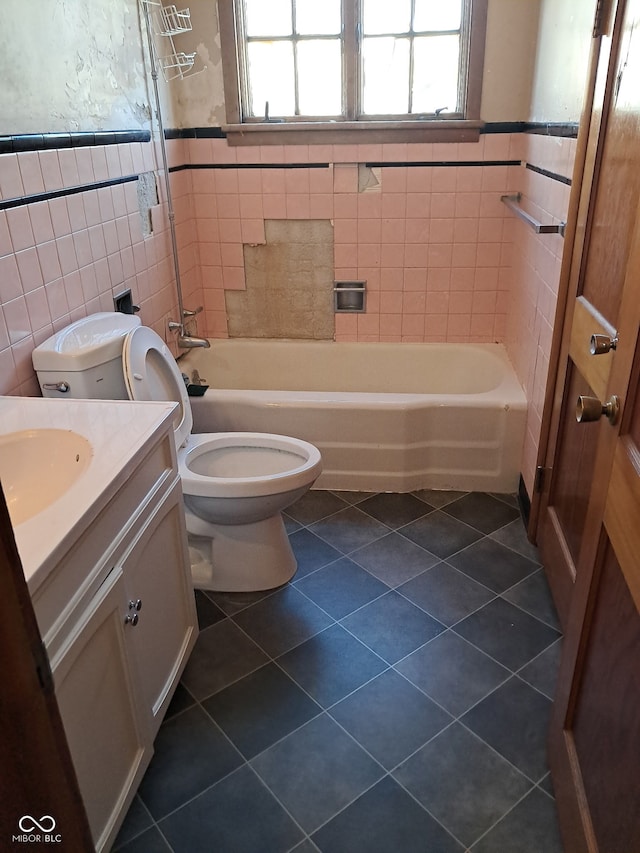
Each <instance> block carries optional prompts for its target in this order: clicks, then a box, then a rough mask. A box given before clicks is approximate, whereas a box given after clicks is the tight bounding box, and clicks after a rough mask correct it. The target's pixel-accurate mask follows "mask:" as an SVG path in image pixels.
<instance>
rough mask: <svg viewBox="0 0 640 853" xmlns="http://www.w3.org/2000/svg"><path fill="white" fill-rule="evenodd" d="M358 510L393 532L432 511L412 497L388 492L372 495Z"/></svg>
mask: <svg viewBox="0 0 640 853" xmlns="http://www.w3.org/2000/svg"><path fill="white" fill-rule="evenodd" d="M358 509H361V510H362V511H363V512H366V513H367V514H368V515H370V516H372V517H373V518H377V519H378V521H381V522H382V523H383V524H386V525H387V527H391V528H392V529H393V530H395V529H396V528H397V527H402V526H403V525H404V524H409V522H410V521H415V520H416V518H421V517H422V516H423V515H427V513H429V512H432V511H433V507H431V506H429V504H427V503H425V502H424V501H421V500H419V499H418V498H416V497H414V495H410V494H393V493H389V492H385V493H383V494H379V495H372V496H371V497H370V498H367V499H366V500H364V501H362V502H361V503H359V504H358Z"/></svg>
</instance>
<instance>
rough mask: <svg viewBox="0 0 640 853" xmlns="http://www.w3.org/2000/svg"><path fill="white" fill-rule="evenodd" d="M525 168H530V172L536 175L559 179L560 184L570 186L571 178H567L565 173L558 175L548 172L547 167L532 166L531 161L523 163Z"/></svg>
mask: <svg viewBox="0 0 640 853" xmlns="http://www.w3.org/2000/svg"><path fill="white" fill-rule="evenodd" d="M525 166H526V168H527V169H530V170H531V171H532V172H536V174H538V175H543V176H544V177H545V178H551V180H552V181H560V183H561V184H566V185H567V186H568V187H570V186H571V178H567V177H566V176H565V175H559V174H558V173H557V172H550V171H549V170H548V169H542V168H541V167H540V166H534V165H533V163H526V164H525Z"/></svg>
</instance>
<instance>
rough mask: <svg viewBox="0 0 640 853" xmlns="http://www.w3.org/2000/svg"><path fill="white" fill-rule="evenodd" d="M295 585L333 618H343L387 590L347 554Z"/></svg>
mask: <svg viewBox="0 0 640 853" xmlns="http://www.w3.org/2000/svg"><path fill="white" fill-rule="evenodd" d="M295 587H296V589H298V590H300V592H302V593H303V594H304V595H306V596H307V597H308V598H310V599H311V600H312V601H313V602H315V604H317V605H318V607H321V608H322V609H323V610H325V611H326V612H327V613H328V614H329V615H330V616H333V618H334V619H342V617H343V616H346V615H347V614H349V613H352V612H353V611H354V610H357V609H358V608H359V607H362V605H363V604H368V603H369V602H370V601H373V599H374V598H378V596H380V595H383V594H384V593H385V592H388V591H389V587H388V586H387V585H386V584H384V583H382V581H379V580H378V579H377V578H374V577H373V575H371V574H370V573H369V572H366V571H365V570H364V569H362V568H361V567H360V566H358V565H356V564H355V563H354V562H352V561H351V560H350V559H349V558H348V557H343V558H342V559H341V560H337V561H336V562H335V563H331V565H329V566H325V567H324V568H323V569H318V571H317V572H314V573H313V574H311V575H307V576H306V577H304V578H302V580H300V581H298V582H297V583H296V584H295Z"/></svg>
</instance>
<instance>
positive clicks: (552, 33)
mask: <svg viewBox="0 0 640 853" xmlns="http://www.w3.org/2000/svg"><path fill="white" fill-rule="evenodd" d="M595 9H596V0H542V5H541V9H540V28H539V32H538V38H537V51H536V57H535V66H534V79H533V87H532V94H531V109H530V112H529V116H528V118H529V120H530V121H551V122H577V121H579V120H580V113H581V111H582V101H583V97H584V89H585V83H586V75H587V66H588V60H589V50H590V47H591V31H592V28H593V19H594V15H595Z"/></svg>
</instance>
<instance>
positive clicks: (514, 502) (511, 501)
mask: <svg viewBox="0 0 640 853" xmlns="http://www.w3.org/2000/svg"><path fill="white" fill-rule="evenodd" d="M487 494H489V495H491V497H492V498H495V499H496V500H497V501H502V502H503V503H505V504H508V505H509V506H512V507H514V508H515V509H518V507H519V506H520V502H519V501H518V495H516V494H502V493H499V492H488V493H487Z"/></svg>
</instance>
